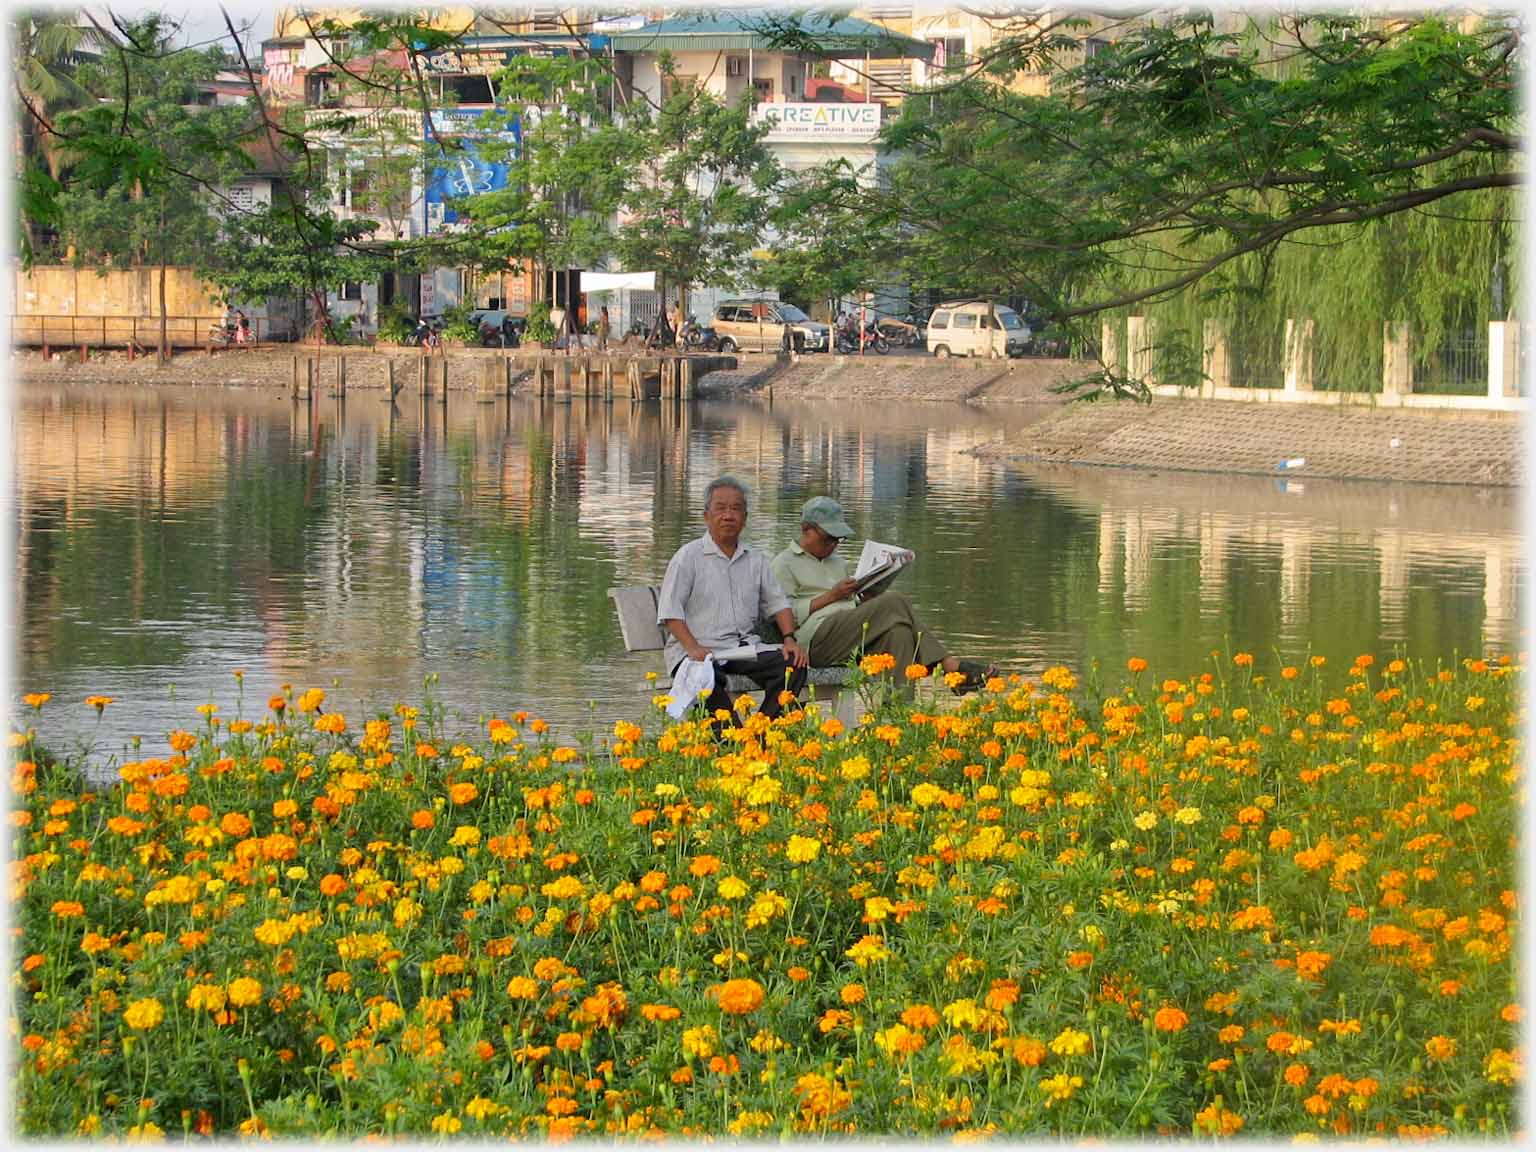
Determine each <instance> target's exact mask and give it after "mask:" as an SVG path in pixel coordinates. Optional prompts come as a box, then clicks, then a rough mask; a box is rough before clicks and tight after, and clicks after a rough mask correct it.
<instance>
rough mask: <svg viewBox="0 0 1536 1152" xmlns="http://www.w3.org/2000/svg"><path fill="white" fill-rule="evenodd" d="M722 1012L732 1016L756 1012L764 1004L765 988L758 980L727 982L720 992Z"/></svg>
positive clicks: (721, 986)
mask: <svg viewBox="0 0 1536 1152" xmlns="http://www.w3.org/2000/svg"><path fill="white" fill-rule="evenodd" d="M717 998H718V1000H719V1004H720V1010H721V1011H722V1012H725V1013H727V1014H729V1015H731V1016H745V1015H747V1014H748V1013H749V1012H756V1011H757V1010H758V1009H759V1008H761V1007H762V1004H763V986H762V985H761V984H759V983H758V982H757V981H756V980H727V981H726V982H725V983H724V984H722V985H720V988H719V992H718V997H717Z"/></svg>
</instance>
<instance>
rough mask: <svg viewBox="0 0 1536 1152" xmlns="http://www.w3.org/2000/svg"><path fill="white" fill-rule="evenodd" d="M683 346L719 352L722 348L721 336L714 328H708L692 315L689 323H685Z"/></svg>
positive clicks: (696, 349)
mask: <svg viewBox="0 0 1536 1152" xmlns="http://www.w3.org/2000/svg"><path fill="white" fill-rule="evenodd" d="M682 337H683V347H684V348H686V349H690V350H694V351H702V352H718V351H719V350H720V337H719V336H718V335H717V334H716V333H715V330H714V329H713V328H707V327H704V326H702V325H700V324H699V322H698V321H697V320H695V319H694V318H693V317H692V316H690V317H689V318H688V323H686V324H684V325H683V332H682Z"/></svg>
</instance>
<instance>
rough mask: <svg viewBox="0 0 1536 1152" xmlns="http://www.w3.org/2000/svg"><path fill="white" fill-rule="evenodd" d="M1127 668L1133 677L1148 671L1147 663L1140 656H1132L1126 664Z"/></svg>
mask: <svg viewBox="0 0 1536 1152" xmlns="http://www.w3.org/2000/svg"><path fill="white" fill-rule="evenodd" d="M1125 667H1126V669H1127V670H1128V671H1129V672H1130V673H1131V674H1132V675H1136V674H1138V673H1141V672H1145V671H1146V670H1147V662H1146V661H1145V660H1143V659H1142V658H1141V657H1140V656H1132V657H1131V658H1130V659H1129V660H1127V661H1126V662H1125Z"/></svg>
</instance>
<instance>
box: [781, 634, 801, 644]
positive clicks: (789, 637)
mask: <svg viewBox="0 0 1536 1152" xmlns="http://www.w3.org/2000/svg"><path fill="white" fill-rule="evenodd" d="M784 639H786V640H795V634H794V633H793V632H786V633H784ZM795 643H796V644H798V643H800V641H798V640H795Z"/></svg>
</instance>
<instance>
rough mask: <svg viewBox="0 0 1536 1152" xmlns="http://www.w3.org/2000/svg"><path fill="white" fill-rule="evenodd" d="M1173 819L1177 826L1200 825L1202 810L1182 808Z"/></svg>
mask: <svg viewBox="0 0 1536 1152" xmlns="http://www.w3.org/2000/svg"><path fill="white" fill-rule="evenodd" d="M1173 819H1174V822H1175V823H1177V824H1198V823H1200V809H1198V808H1180V809H1179V810H1178V811H1177V812H1175V813H1174V814H1173Z"/></svg>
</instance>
